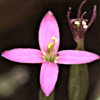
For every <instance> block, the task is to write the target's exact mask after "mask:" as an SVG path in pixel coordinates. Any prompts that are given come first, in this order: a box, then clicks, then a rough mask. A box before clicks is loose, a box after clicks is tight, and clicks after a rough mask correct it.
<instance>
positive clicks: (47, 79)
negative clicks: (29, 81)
mask: <svg viewBox="0 0 100 100" xmlns="http://www.w3.org/2000/svg"><path fill="white" fill-rule="evenodd" d="M58 70H59V69H58V65H57V64H56V63H50V62H44V63H43V64H42V66H41V72H40V84H41V88H42V90H43V92H44V93H45V95H46V96H49V94H50V93H51V92H52V91H53V89H54V87H55V84H56V81H57V78H58Z"/></svg>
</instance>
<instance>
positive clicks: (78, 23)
mask: <svg viewBox="0 0 100 100" xmlns="http://www.w3.org/2000/svg"><path fill="white" fill-rule="evenodd" d="M74 24H75V25H76V26H79V25H80V21H75V22H74ZM82 25H83V28H87V27H88V26H87V23H86V21H82Z"/></svg>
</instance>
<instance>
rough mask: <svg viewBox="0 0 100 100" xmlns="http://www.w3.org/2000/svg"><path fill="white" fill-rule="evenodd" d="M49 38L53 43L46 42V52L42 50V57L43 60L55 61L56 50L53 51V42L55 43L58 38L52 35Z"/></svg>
mask: <svg viewBox="0 0 100 100" xmlns="http://www.w3.org/2000/svg"><path fill="white" fill-rule="evenodd" d="M51 39H52V40H53V43H48V44H47V52H46V53H45V52H43V55H44V56H43V57H44V60H45V61H48V62H55V60H56V55H57V52H55V51H54V49H55V43H57V42H58V40H57V38H55V37H54V36H53V37H52V38H51Z"/></svg>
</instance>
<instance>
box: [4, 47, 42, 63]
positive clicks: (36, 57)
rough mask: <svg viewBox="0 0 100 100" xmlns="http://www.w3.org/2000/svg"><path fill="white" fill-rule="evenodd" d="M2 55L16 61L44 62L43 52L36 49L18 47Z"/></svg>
mask: <svg viewBox="0 0 100 100" xmlns="http://www.w3.org/2000/svg"><path fill="white" fill-rule="evenodd" d="M2 56H3V57H4V58H6V59H9V60H11V61H14V62H20V63H42V62H43V58H42V52H41V51H40V50H36V49H29V48H27V49H25V48H17V49H12V50H8V51H5V52H3V53H2Z"/></svg>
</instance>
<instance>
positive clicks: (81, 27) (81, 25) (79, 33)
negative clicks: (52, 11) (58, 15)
mask: <svg viewBox="0 0 100 100" xmlns="http://www.w3.org/2000/svg"><path fill="white" fill-rule="evenodd" d="M85 3H86V0H84V1H83V2H82V3H81V5H80V6H79V9H78V14H77V18H76V19H70V14H71V7H70V8H69V10H68V13H67V18H68V22H69V26H70V28H71V31H72V33H73V36H74V39H83V38H84V33H85V32H86V31H87V29H88V28H89V27H90V26H91V24H92V23H93V21H94V20H95V18H96V5H94V10H93V15H92V18H91V20H90V22H89V23H88V24H87V22H88V19H84V15H85V14H86V11H85V12H83V14H82V15H81V9H82V6H83V5H84V4H85Z"/></svg>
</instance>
